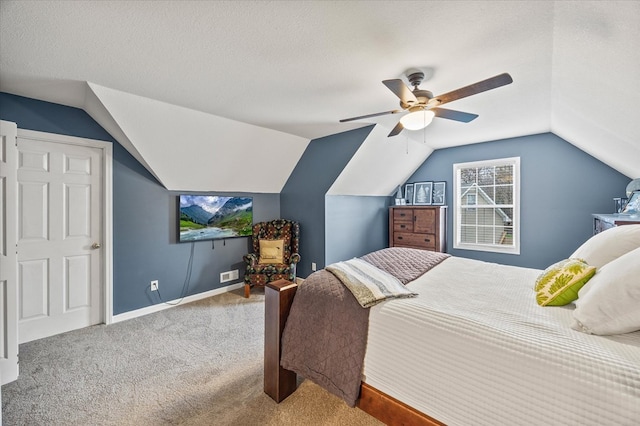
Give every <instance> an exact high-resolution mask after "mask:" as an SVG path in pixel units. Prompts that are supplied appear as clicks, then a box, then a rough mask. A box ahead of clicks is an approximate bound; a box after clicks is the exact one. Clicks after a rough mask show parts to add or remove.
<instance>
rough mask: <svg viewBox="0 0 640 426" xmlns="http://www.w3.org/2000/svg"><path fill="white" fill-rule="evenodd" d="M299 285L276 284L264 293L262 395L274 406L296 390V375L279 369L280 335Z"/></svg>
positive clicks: (266, 287) (269, 286) (267, 288)
mask: <svg viewBox="0 0 640 426" xmlns="http://www.w3.org/2000/svg"><path fill="white" fill-rule="evenodd" d="M297 289H298V285H297V284H295V283H292V282H291V281H286V280H278V281H274V282H270V283H267V285H266V286H265V289H264V295H265V302H264V303H265V306H264V392H265V393H266V394H267V395H269V396H270V397H271V398H272V399H273V400H274V401H275V402H280V401H282V400H284V399H285V398H286V397H288V396H289V395H291V394H292V393H293V392H294V391H295V390H296V387H297V376H296V373H294V372H293V371H290V370H285V369H284V368H282V367H281V366H280V356H281V351H282V343H281V341H282V331H283V330H284V325H285V323H286V322H287V317H288V316H289V310H290V309H291V304H292V302H293V298H294V296H295V294H296V290H297Z"/></svg>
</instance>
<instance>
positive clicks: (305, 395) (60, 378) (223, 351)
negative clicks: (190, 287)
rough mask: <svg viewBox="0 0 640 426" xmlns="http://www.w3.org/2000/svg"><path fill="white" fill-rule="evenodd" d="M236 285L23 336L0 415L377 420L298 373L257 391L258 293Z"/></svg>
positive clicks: (58, 421)
mask: <svg viewBox="0 0 640 426" xmlns="http://www.w3.org/2000/svg"><path fill="white" fill-rule="evenodd" d="M253 293H257V294H252V295H251V298H250V299H245V298H244V297H242V290H237V291H234V292H230V293H225V294H222V295H219V296H215V297H211V298H208V299H204V300H201V301H198V302H194V303H190V304H185V305H179V306H177V307H174V308H171V309H167V310H164V311H162V312H157V313H154V314H150V315H146V316H144V317H140V318H136V319H132V320H129V321H124V322H121V323H117V324H113V325H110V326H104V325H99V326H94V327H89V328H85V329H82V330H77V331H73V332H70V333H65V334H62V335H58V336H54V337H50V338H46V339H41V340H36V341H33V342H29V343H25V344H23V345H20V377H19V378H18V380H17V381H16V382H13V383H10V384H7V385H5V386H3V387H2V420H3V423H4V424H5V425H29V426H33V425H48V426H49V425H138V426H140V425H262V424H264V425H300V424H307V425H343V424H349V425H380V424H381V423H379V422H378V421H377V420H375V419H373V418H372V417H370V416H369V415H367V414H366V413H364V412H362V411H360V410H359V409H352V408H349V407H348V406H347V405H346V404H345V403H344V402H343V401H342V400H340V399H338V398H336V397H334V396H333V395H331V394H329V393H327V392H326V391H324V390H323V389H321V388H320V387H318V386H317V385H315V384H313V383H311V382H308V381H304V382H303V383H302V384H301V386H300V388H299V389H298V390H297V391H296V392H295V393H294V394H293V395H291V396H290V397H289V398H287V399H286V400H285V401H283V402H282V403H281V404H276V403H275V402H274V401H272V400H271V399H270V398H269V397H268V396H266V395H265V394H264V393H263V391H262V380H263V372H262V367H263V363H262V357H263V344H264V340H263V336H264V293H263V292H261V291H260V290H258V291H257V292H253Z"/></svg>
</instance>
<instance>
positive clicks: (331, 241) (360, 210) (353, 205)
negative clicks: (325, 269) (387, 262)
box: [325, 195, 391, 265]
mask: <svg viewBox="0 0 640 426" xmlns="http://www.w3.org/2000/svg"><path fill="white" fill-rule="evenodd" d="M325 202H326V220H325V224H326V239H325V241H326V243H325V244H326V247H325V262H326V264H327V265H330V264H332V263H334V262H340V261H343V260H348V259H351V258H354V257H359V256H362V255H365V254H367V253H370V252H372V251H376V250H380V249H382V248H385V247H388V246H389V206H390V204H391V197H362V196H347V195H327V197H326V199H325Z"/></svg>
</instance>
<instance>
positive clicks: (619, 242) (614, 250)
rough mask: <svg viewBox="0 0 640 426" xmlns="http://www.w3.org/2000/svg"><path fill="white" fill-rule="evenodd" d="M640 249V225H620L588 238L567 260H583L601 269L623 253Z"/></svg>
mask: <svg viewBox="0 0 640 426" xmlns="http://www.w3.org/2000/svg"><path fill="white" fill-rule="evenodd" d="M638 247H640V225H620V226H616V227H614V228H609V229H607V230H606V231H603V232H600V233H599V234H596V235H594V236H593V237H591V238H589V239H588V240H587V241H585V243H584V244H582V245H581V246H580V247H578V249H577V250H576V251H574V252H573V254H572V255H571V256H569V258H578V259H584V260H585V261H586V262H587V263H588V264H589V265H591V266H595V267H596V268H601V267H602V266H604V265H606V264H607V263H609V262H611V261H612V260H614V259H617V258H619V257H620V256H622V255H623V254H625V253H628V252H630V251H631V250H634V249H637V248H638Z"/></svg>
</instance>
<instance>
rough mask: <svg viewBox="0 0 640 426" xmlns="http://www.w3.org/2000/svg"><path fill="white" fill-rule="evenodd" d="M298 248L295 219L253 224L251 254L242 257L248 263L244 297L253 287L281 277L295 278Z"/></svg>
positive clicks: (298, 231)
mask: <svg viewBox="0 0 640 426" xmlns="http://www.w3.org/2000/svg"><path fill="white" fill-rule="evenodd" d="M299 247H300V225H299V224H298V222H294V221H291V220H286V219H277V220H272V221H270V222H259V223H256V224H255V225H253V234H252V248H253V253H249V254H246V255H245V256H244V257H243V258H244V261H245V263H246V264H247V269H246V271H245V274H244V297H249V295H250V294H251V287H252V286H260V287H264V286H265V284H267V283H268V282H271V281H276V280H281V279H285V280H290V281H294V280H295V278H296V264H297V263H298V262H299V261H300V254H298V250H299Z"/></svg>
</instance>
